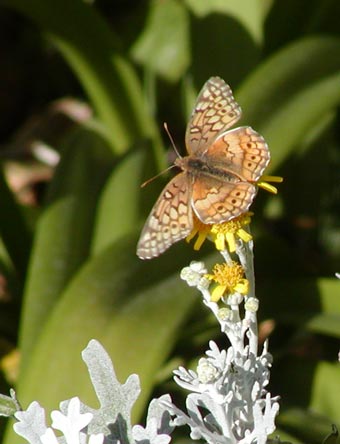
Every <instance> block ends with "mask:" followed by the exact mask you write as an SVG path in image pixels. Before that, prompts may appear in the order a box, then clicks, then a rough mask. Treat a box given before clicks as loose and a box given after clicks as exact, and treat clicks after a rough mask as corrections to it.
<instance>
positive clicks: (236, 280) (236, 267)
mask: <svg viewBox="0 0 340 444" xmlns="http://www.w3.org/2000/svg"><path fill="white" fill-rule="evenodd" d="M243 276H244V270H243V268H242V266H241V265H240V264H238V263H236V262H234V261H233V262H232V263H231V264H216V265H215V266H214V268H213V272H212V274H207V275H206V277H207V278H208V279H209V280H211V281H214V282H216V283H217V285H216V286H215V288H214V289H213V291H212V293H211V301H213V302H217V301H219V300H220V299H221V297H222V296H224V295H226V294H227V295H229V294H234V293H240V294H243V295H245V294H248V291H249V282H248V280H247V279H245V278H244V277H243Z"/></svg>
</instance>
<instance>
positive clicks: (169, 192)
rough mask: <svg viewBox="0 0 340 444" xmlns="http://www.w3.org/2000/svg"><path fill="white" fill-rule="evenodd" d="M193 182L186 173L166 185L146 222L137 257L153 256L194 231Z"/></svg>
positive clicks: (148, 257)
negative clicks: (191, 203) (191, 182)
mask: <svg viewBox="0 0 340 444" xmlns="http://www.w3.org/2000/svg"><path fill="white" fill-rule="evenodd" d="M190 194H191V184H190V186H189V180H188V177H187V174H186V173H180V174H178V175H177V176H175V177H174V178H173V179H172V180H171V181H170V182H169V183H168V184H167V186H166V187H165V188H164V190H163V191H162V193H161V195H160V196H159V198H158V200H157V202H156V203H155V205H154V207H153V208H152V210H151V213H150V215H149V217H148V219H147V221H146V223H145V225H144V228H143V231H142V234H141V236H140V239H139V242H138V246H137V256H139V257H140V258H141V259H151V258H153V257H156V256H159V255H160V254H161V253H163V252H164V251H165V250H166V249H167V248H169V247H170V246H171V245H172V244H173V243H175V242H177V241H179V240H181V239H183V238H184V237H186V236H187V235H188V234H189V233H190V231H191V230H192V224H193V222H192V208H191V205H190V203H189V202H190Z"/></svg>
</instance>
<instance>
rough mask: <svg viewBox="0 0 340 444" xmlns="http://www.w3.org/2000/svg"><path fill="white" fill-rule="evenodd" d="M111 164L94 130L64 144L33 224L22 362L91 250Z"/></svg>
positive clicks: (110, 155)
mask: <svg viewBox="0 0 340 444" xmlns="http://www.w3.org/2000/svg"><path fill="white" fill-rule="evenodd" d="M112 165H113V157H112V152H111V150H110V149H109V148H108V145H107V143H106V142H105V141H103V140H102V139H101V138H100V137H99V136H98V134H97V133H96V132H94V131H92V130H79V131H77V132H76V133H74V135H73V136H72V137H71V138H70V139H69V141H68V144H67V145H66V146H65V149H64V152H63V155H62V160H61V163H60V164H59V166H58V169H57V171H56V174H55V177H54V179H53V181H52V183H51V187H50V193H49V202H48V205H47V206H46V208H45V210H44V212H43V214H42V216H41V217H40V219H39V222H38V224H37V228H36V230H37V233H36V237H35V241H34V246H33V251H32V256H31V258H32V259H31V263H30V268H29V275H28V280H27V284H26V291H25V304H24V311H23V318H22V327H21V346H22V366H23V368H24V367H25V365H26V363H27V361H28V360H29V357H30V355H31V352H32V349H31V348H32V346H33V344H34V343H35V342H36V340H37V336H38V335H39V334H40V331H41V328H42V326H43V325H44V323H45V321H46V320H47V318H48V315H49V313H50V310H52V308H53V306H54V304H55V303H56V301H57V300H58V298H59V296H60V292H61V291H62V290H63V289H64V288H65V286H66V284H67V283H68V281H69V279H70V278H71V277H72V276H73V274H74V273H75V272H76V271H77V269H78V268H79V267H80V266H81V264H82V263H83V262H84V261H85V260H86V257H87V255H88V254H89V250H90V246H91V235H92V230H93V223H94V217H95V208H96V205H97V200H98V196H99V193H100V192H101V189H102V186H103V185H104V183H105V180H106V178H107V176H108V173H109V171H110V169H111V167H112Z"/></svg>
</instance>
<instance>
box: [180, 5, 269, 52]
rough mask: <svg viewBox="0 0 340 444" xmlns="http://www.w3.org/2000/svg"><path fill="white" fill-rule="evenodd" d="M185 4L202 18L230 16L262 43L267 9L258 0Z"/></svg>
mask: <svg viewBox="0 0 340 444" xmlns="http://www.w3.org/2000/svg"><path fill="white" fill-rule="evenodd" d="M185 3H186V4H187V5H188V6H189V7H190V8H191V10H192V12H193V13H194V14H196V15H198V16H200V17H204V16H207V15H209V14H216V15H218V14H219V15H229V16H231V17H233V18H235V19H236V20H237V21H238V22H239V23H240V24H241V25H242V26H243V27H244V28H245V29H246V30H247V32H248V33H249V34H250V35H251V37H252V38H253V40H254V41H256V42H257V43H260V42H261V41H262V39H263V35H262V34H263V30H262V28H263V19H264V13H265V12H266V8H265V6H264V5H263V2H261V1H258V0H255V1H254V0H243V1H242V3H240V2H239V1H238V0H228V1H227V2H226V1H224V0H210V1H209V2H207V1H206V0H186V1H185Z"/></svg>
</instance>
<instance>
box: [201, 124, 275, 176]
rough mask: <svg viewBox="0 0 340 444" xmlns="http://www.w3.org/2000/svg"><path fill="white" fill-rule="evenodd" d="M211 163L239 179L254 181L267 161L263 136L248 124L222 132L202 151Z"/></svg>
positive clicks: (266, 150) (267, 155)
mask: <svg viewBox="0 0 340 444" xmlns="http://www.w3.org/2000/svg"><path fill="white" fill-rule="evenodd" d="M204 157H205V158H206V159H209V163H210V164H212V165H218V166H219V167H220V168H222V169H225V170H226V171H228V172H230V173H234V174H236V175H237V176H238V177H239V178H240V180H244V181H250V182H256V181H257V180H258V179H259V178H260V177H261V175H262V173H263V171H264V169H265V168H266V166H267V165H268V163H269V160H270V154H269V149H268V145H267V144H266V142H265V140H264V138H263V137H262V136H261V135H260V134H258V133H257V132H256V131H254V130H253V129H252V128H250V127H249V126H245V127H240V128H236V129H234V130H231V131H227V132H225V133H223V134H222V135H221V136H220V137H219V138H218V139H217V140H216V141H215V142H214V143H213V144H212V145H211V146H210V147H209V148H208V149H207V151H206V152H205V153H204Z"/></svg>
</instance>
